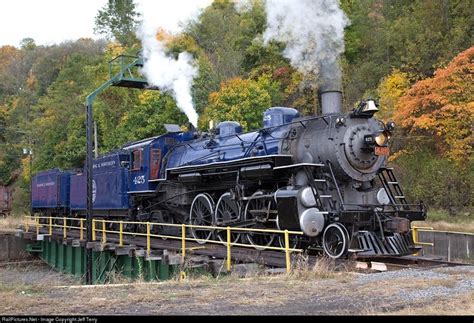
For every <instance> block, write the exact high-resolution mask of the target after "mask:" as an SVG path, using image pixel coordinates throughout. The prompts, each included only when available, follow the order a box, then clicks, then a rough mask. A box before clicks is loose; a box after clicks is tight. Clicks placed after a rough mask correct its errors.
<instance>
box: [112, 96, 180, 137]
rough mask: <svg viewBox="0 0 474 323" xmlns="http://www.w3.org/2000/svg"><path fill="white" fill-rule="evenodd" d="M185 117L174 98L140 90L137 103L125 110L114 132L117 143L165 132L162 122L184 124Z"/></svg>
mask: <svg viewBox="0 0 474 323" xmlns="http://www.w3.org/2000/svg"><path fill="white" fill-rule="evenodd" d="M186 122H187V117H186V115H185V114H184V113H182V112H181V111H180V110H179V109H178V107H177V106H176V102H175V101H174V99H173V98H172V97H171V96H170V95H169V94H166V93H162V92H160V91H145V92H141V93H140V95H139V98H138V104H137V105H136V106H135V107H134V108H133V109H131V110H130V111H128V112H126V113H125V114H124V115H123V117H122V119H121V120H120V123H119V125H118V127H117V129H116V131H115V132H114V137H115V138H117V139H116V140H117V145H120V146H121V145H123V144H125V143H127V142H129V141H136V140H140V139H144V138H149V137H153V136H156V135H159V134H163V133H165V128H164V124H165V123H174V124H178V125H184V124H185V123H186Z"/></svg>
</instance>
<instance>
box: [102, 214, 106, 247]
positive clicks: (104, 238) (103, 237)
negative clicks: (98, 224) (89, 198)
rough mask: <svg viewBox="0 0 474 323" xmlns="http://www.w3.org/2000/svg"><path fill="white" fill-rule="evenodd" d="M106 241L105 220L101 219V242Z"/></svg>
mask: <svg viewBox="0 0 474 323" xmlns="http://www.w3.org/2000/svg"><path fill="white" fill-rule="evenodd" d="M106 242H107V234H106V233H105V220H104V219H102V243H106Z"/></svg>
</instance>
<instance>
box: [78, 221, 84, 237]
mask: <svg viewBox="0 0 474 323" xmlns="http://www.w3.org/2000/svg"><path fill="white" fill-rule="evenodd" d="M84 220H85V219H80V226H81V227H80V230H81V235H80V237H79V239H81V240H84Z"/></svg>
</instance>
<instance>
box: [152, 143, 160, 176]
mask: <svg viewBox="0 0 474 323" xmlns="http://www.w3.org/2000/svg"><path fill="white" fill-rule="evenodd" d="M160 161H161V149H152V150H151V163H150V165H151V168H150V179H157V178H158V174H159V172H160Z"/></svg>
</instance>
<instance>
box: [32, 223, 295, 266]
mask: <svg viewBox="0 0 474 323" xmlns="http://www.w3.org/2000/svg"><path fill="white" fill-rule="evenodd" d="M41 219H47V223H41V222H40V220H41ZM56 220H61V221H63V223H61V224H57V223H55V221H56ZM85 220H86V219H85V218H70V217H53V216H29V215H27V216H25V232H29V228H30V221H33V223H34V226H35V228H36V234H37V235H39V234H40V228H42V227H47V228H48V229H49V234H48V235H49V236H52V235H53V229H56V228H57V229H61V230H62V233H63V238H64V239H66V238H67V236H68V230H70V229H78V230H80V240H83V239H84V231H85V230H84V222H85ZM73 221H77V222H79V226H75V225H72V224H73ZM107 224H118V225H119V230H110V229H107ZM124 224H132V225H141V226H146V232H130V231H124V228H123V225H124ZM152 226H162V227H175V228H180V229H181V234H180V235H165V234H154V233H151V227H152ZM193 228H194V229H207V230H214V231H226V232H227V239H225V240H224V239H223V240H212V239H199V238H194V237H186V232H187V231H186V230H187V229H193ZM235 232H240V233H242V232H255V233H272V234H282V235H283V238H284V246H283V247H274V246H263V245H250V244H245V243H239V242H232V241H231V237H232V233H235ZM97 233H99V234H101V235H102V237H101V239H100V240H101V243H102V244H105V243H107V234H117V235H118V237H119V246H123V242H124V241H123V237H124V236H134V237H135V236H141V237H146V249H147V253H148V254H150V252H151V238H162V239H174V240H181V254H182V259H183V262H184V259H185V256H186V242H187V241H191V242H198V243H200V242H202V241H205V243H210V244H220V245H222V244H224V245H226V246H227V258H226V265H227V270H228V271H230V270H231V267H232V266H231V247H233V246H235V247H244V248H259V249H261V250H275V251H285V261H286V271H287V273H289V272H290V271H291V258H290V254H291V253H292V252H303V249H297V248H291V247H290V242H289V241H290V240H289V235H290V234H291V235H303V232H301V231H291V230H275V229H253V228H239V227H229V226H227V227H219V226H202V225H195V224H184V223H183V224H174V223H159V222H139V221H117V220H106V219H92V241H96V240H97Z"/></svg>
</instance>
